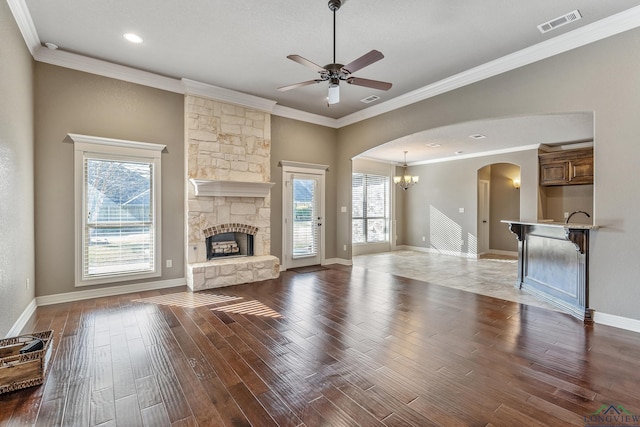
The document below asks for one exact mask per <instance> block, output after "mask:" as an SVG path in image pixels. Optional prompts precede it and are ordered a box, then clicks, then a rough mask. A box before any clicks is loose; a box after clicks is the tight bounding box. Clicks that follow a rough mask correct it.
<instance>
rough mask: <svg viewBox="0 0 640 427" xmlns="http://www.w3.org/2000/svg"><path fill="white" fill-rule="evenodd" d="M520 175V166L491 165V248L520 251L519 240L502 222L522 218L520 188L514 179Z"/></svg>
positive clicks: (509, 164)
mask: <svg viewBox="0 0 640 427" xmlns="http://www.w3.org/2000/svg"><path fill="white" fill-rule="evenodd" d="M519 176H520V166H518V165H514V164H511V163H496V164H495V165H492V166H491V177H490V182H491V193H490V196H489V197H490V199H489V206H490V208H489V250H491V249H493V250H499V251H511V252H517V251H518V241H517V240H516V238H515V236H514V235H513V234H512V233H511V232H510V231H509V228H508V227H507V226H506V225H505V224H503V223H501V222H500V221H501V220H503V219H518V218H520V189H518V188H515V187H514V186H513V179H514V178H518V177H519Z"/></svg>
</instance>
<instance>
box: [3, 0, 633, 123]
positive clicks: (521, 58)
mask: <svg viewBox="0 0 640 427" xmlns="http://www.w3.org/2000/svg"><path fill="white" fill-rule="evenodd" d="M7 2H8V4H9V7H10V9H11V12H12V13H13V16H14V19H15V20H16V23H17V24H18V27H19V28H20V32H21V33H22V37H23V38H24V40H25V43H26V45H27V47H28V49H29V51H30V52H31V54H32V56H33V57H34V59H35V60H36V61H40V62H45V63H49V64H53V65H58V66H61V67H66V68H71V69H75V70H79V71H85V72H88V73H92V74H97V75H101V76H105V77H111V78H114V79H119V80H124V81H127V82H130V83H136V84H141V85H145V86H150V87H154V88H157V89H163V90H167V91H170V92H176V93H191V94H194V95H199V96H204V97H207V98H213V99H216V100H220V101H224V102H229V103H232V104H236V105H240V106H245V107H249V108H254V109H257V110H260V111H266V112H269V113H272V114H275V115H277V116H281V117H285V118H291V119H294V120H299V121H304V122H308V123H314V124H318V125H321V126H327V127H331V128H337V129H339V128H342V127H344V126H348V125H351V124H354V123H357V122H360V121H363V120H366V119H370V118H372V117H375V116H378V115H381V114H384V113H388V112H390V111H393V110H396V109H398V108H402V107H405V106H407V105H411V104H414V103H416V102H419V101H423V100H425V99H428V98H432V97H434V96H437V95H440V94H443V93H446V92H448V91H451V90H455V89H458V88H461V87H463V86H467V85H469V84H472V83H476V82H478V81H481V80H484V79H487V78H490V77H493V76H496V75H498V74H501V73H504V72H507V71H511V70H514V69H516V68H519V67H522V66H525V65H528V64H531V63H533V62H537V61H540V60H543V59H546V58H549V57H552V56H554V55H558V54H560V53H563V52H567V51H569V50H572V49H576V48H578V47H581V46H584V45H587V44H590V43H593V42H595V41H598V40H602V39H605V38H607V37H611V36H614V35H616V34H620V33H622V32H625V31H628V30H631V29H634V28H637V27H639V26H640V6H636V7H633V8H631V9H628V10H625V11H623V12H620V13H618V14H615V15H612V16H609V17H607V18H604V19H601V20H600V21H597V22H593V23H591V24H589V25H585V26H584V27H580V28H578V29H576V30H573V31H570V32H568V33H565V34H562V35H560V36H557V37H554V38H552V39H549V40H546V41H544V42H541V43H538V44H536V45H534V46H530V47H528V48H525V49H523V50H520V51H518V52H515V53H512V54H510V55H506V56H503V57H502V58H498V59H496V60H494V61H490V62H487V63H486V64H482V65H479V66H477V67H474V68H471V69H469V70H467V71H463V72H461V73H458V74H456V75H453V76H451V77H448V78H446V79H443V80H440V81H438V82H435V83H433V84H430V85H427V86H424V87H422V88H420V89H417V90H414V91H412V92H409V93H406V94H404V95H401V96H398V97H396V98H393V99H391V100H389V101H385V102H383V103H381V104H377V105H374V106H371V107H368V108H366V109H364V110H361V111H358V112H355V113H353V114H349V115H347V116H344V117H342V118H340V119H333V118H330V117H325V116H320V115H317V114H312V113H307V112H304V111H300V110H296V109H293V108H289V107H284V106H281V105H276V101H272V100H269V99H265V98H260V97H257V96H253V95H248V94H244V93H241V92H237V91H234V90H230V89H225V88H220V87H217V86H213V85H208V84H205V83H200V82H196V81H193V80H188V79H181V80H178V79H173V78H169V77H165V76H160V75H157V74H154V73H149V72H146V71H141V70H138V69H135V68H130V67H125V66H122V65H117V64H112V63H109V62H106V61H102V60H98V59H93V58H88V57H84V56H81V55H77V54H73V53H70V52H64V51H61V50H50V49H46V48H44V47H42V46H41V41H40V39H39V38H38V34H37V31H36V29H35V26H34V24H33V20H32V19H31V15H30V14H29V9H28V8H27V6H26V2H25V0H7Z"/></svg>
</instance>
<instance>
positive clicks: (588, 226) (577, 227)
mask: <svg viewBox="0 0 640 427" xmlns="http://www.w3.org/2000/svg"><path fill="white" fill-rule="evenodd" d="M500 222H504V223H505V224H522V225H543V226H546V227H558V228H569V229H574V230H596V229H598V228H600V227H599V226H597V225H591V224H577V223H574V222H570V223H569V224H565V223H564V222H556V221H527V220H517V219H514V220H511V219H503V220H501V221H500Z"/></svg>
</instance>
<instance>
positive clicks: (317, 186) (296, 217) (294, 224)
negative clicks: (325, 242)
mask: <svg viewBox="0 0 640 427" xmlns="http://www.w3.org/2000/svg"><path fill="white" fill-rule="evenodd" d="M285 177H286V188H287V197H286V199H287V203H286V205H287V206H286V211H285V215H284V221H285V224H284V226H285V227H286V229H287V248H286V251H285V252H286V254H285V257H286V258H287V259H286V267H287V268H293V267H304V266H308V265H316V264H320V263H321V262H322V251H321V242H322V239H321V231H322V214H321V212H322V205H321V196H320V195H321V194H322V192H321V185H322V176H320V175H314V174H305V173H287V174H286V175H285Z"/></svg>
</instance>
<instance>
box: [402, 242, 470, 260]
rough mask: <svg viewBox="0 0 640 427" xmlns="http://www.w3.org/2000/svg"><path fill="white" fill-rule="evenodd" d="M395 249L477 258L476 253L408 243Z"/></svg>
mask: <svg viewBox="0 0 640 427" xmlns="http://www.w3.org/2000/svg"><path fill="white" fill-rule="evenodd" d="M396 248H397V250H407V251H416V252H426V253H431V254H440V255H451V256H457V257H461V258H474V259H475V258H478V254H470V253H468V252H458V251H443V250H438V249H435V248H424V247H422V246H409V245H399V246H396Z"/></svg>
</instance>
